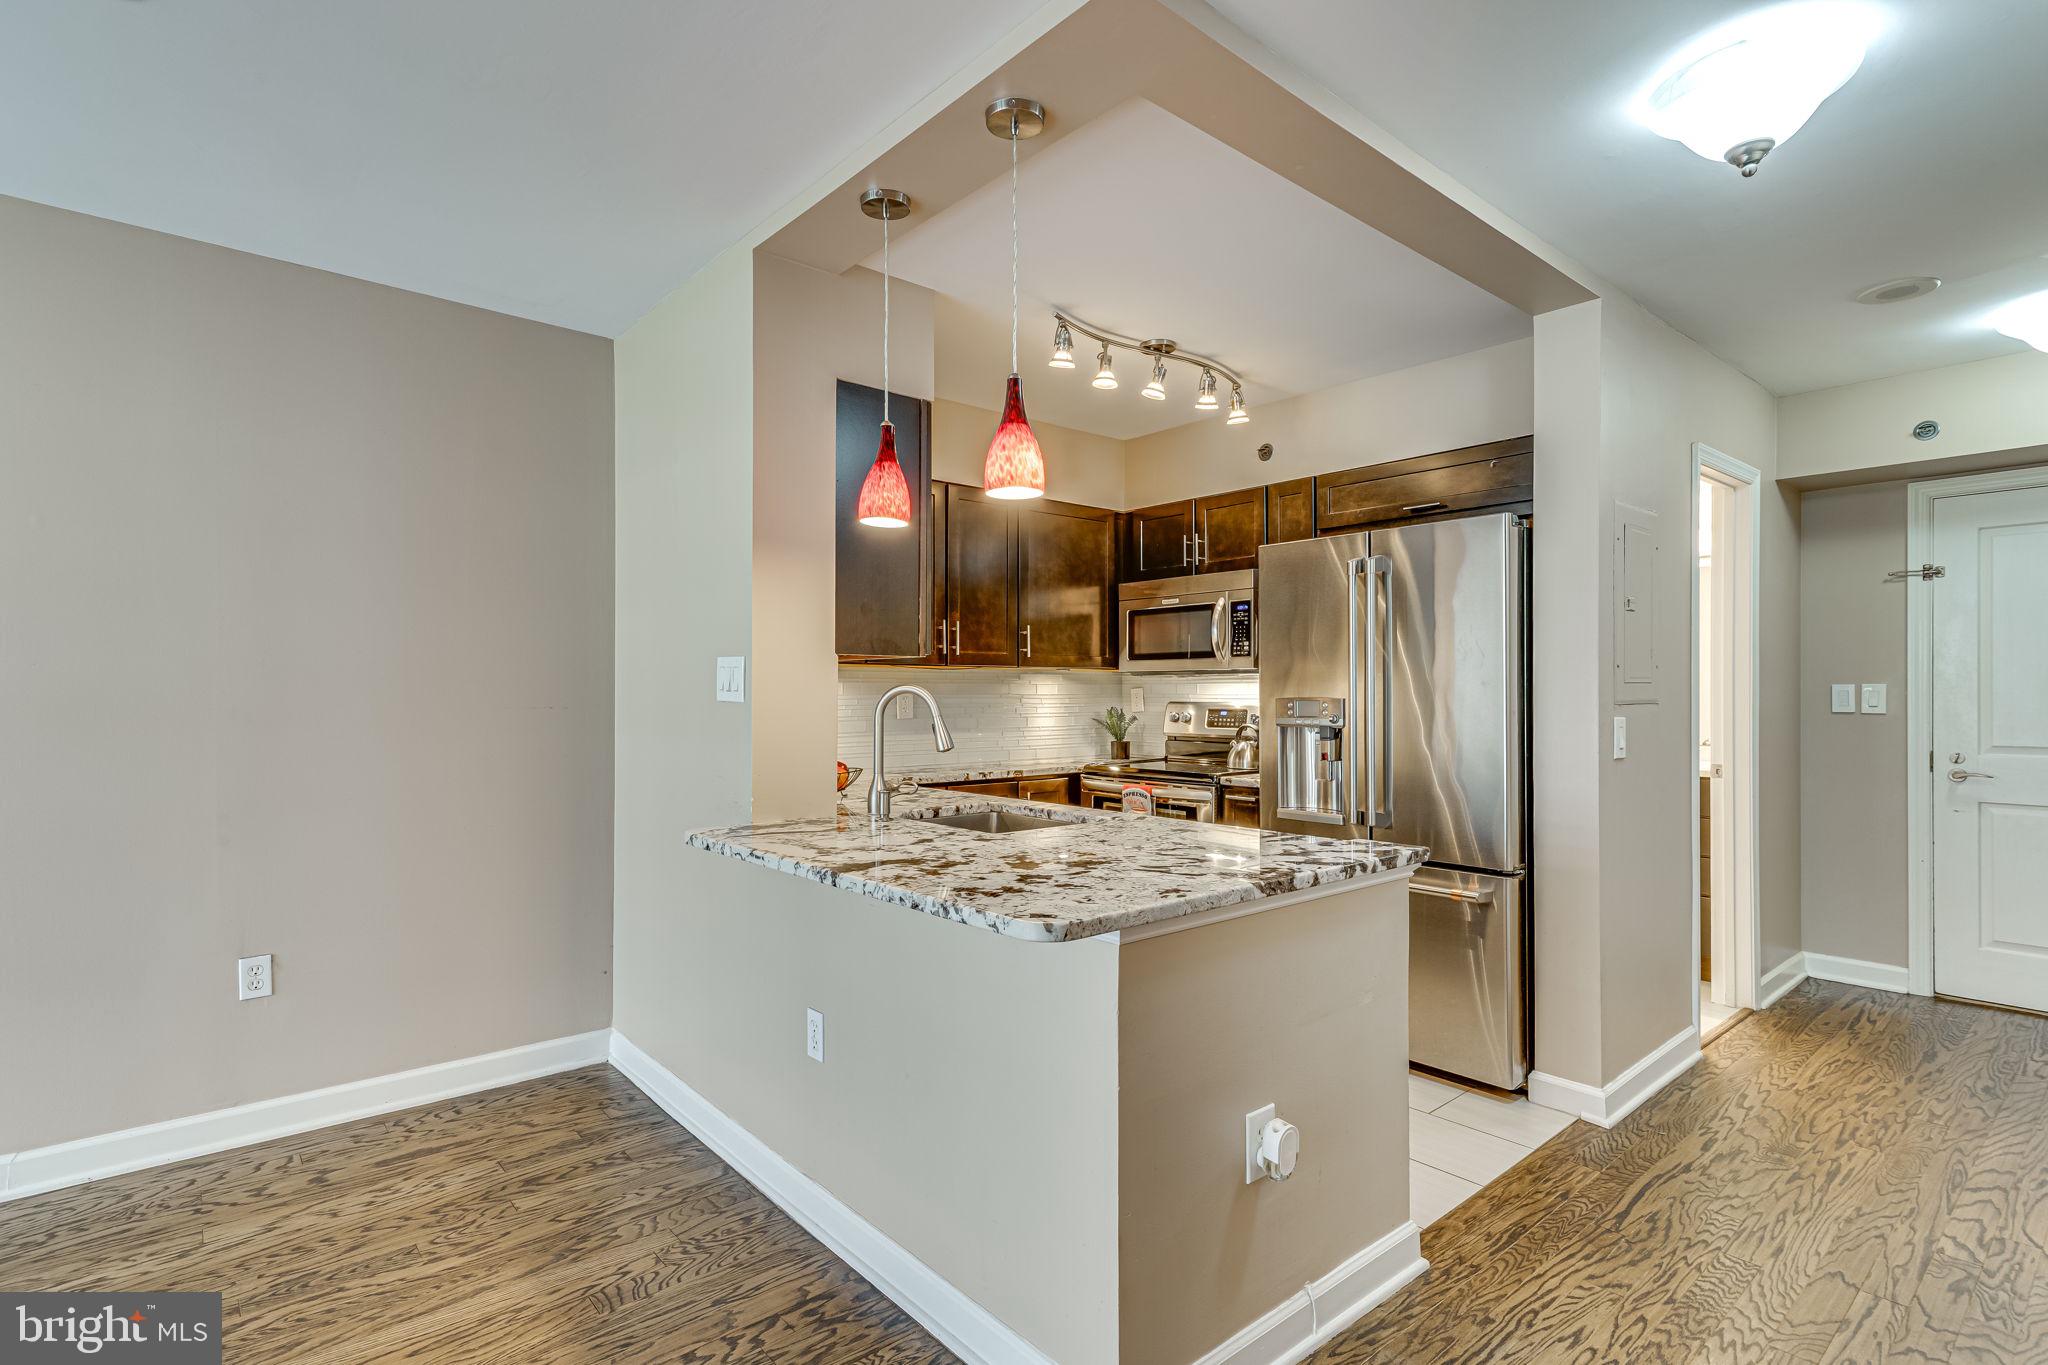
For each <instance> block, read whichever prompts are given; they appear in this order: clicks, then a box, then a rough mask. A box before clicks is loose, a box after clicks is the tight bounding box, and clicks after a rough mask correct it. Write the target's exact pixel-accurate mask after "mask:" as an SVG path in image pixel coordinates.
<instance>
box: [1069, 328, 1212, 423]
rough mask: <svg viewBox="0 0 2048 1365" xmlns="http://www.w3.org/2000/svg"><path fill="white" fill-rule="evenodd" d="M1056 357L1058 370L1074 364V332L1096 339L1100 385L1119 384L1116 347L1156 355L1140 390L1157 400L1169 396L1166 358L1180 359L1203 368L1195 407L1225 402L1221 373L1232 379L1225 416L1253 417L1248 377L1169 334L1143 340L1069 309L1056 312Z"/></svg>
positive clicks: (1207, 407) (1205, 409)
mask: <svg viewBox="0 0 2048 1365" xmlns="http://www.w3.org/2000/svg"><path fill="white" fill-rule="evenodd" d="M1052 320H1053V329H1052V359H1051V360H1049V361H1047V362H1046V363H1047V364H1049V365H1051V366H1052V367H1053V368H1054V369H1056V370H1071V369H1073V368H1074V333H1076V332H1079V333H1080V334H1081V335H1082V336H1084V337H1087V338H1088V339H1089V340H1091V341H1093V342H1095V343H1096V344H1097V345H1098V346H1100V347H1101V349H1100V350H1099V351H1097V352H1096V355H1095V362H1096V369H1095V378H1094V380H1093V381H1092V382H1093V384H1094V386H1095V387H1096V388H1098V389H1113V388H1115V387H1117V382H1116V370H1115V367H1114V364H1113V361H1112V359H1111V356H1110V352H1111V351H1112V350H1113V349H1114V348H1116V347H1122V348H1123V349H1124V350H1127V351H1136V352H1138V353H1139V354H1140V355H1147V356H1150V357H1151V358H1152V375H1151V378H1149V379H1148V380H1146V381H1145V387H1143V388H1142V389H1139V390H1138V392H1139V393H1140V394H1141V395H1143V396H1144V397H1146V398H1150V399H1152V400H1153V401H1154V402H1163V401H1165V398H1166V362H1167V361H1169V360H1177V361H1179V362H1180V363H1182V364H1183V365H1192V366H1193V367H1195V368H1196V369H1197V370H1200V371H1201V376H1202V377H1201V380H1200V382H1199V383H1198V384H1197V386H1196V389H1195V407H1196V409H1197V410H1199V411H1201V412H1215V411H1217V410H1218V409H1219V408H1220V407H1221V406H1222V405H1221V404H1220V403H1218V402H1217V401H1216V387H1217V385H1216V377H1217V376H1218V375H1219V374H1220V375H1222V376H1223V378H1225V379H1227V380H1229V381H1230V415H1229V416H1228V417H1226V418H1224V423H1225V424H1226V425H1228V426H1233V427H1239V426H1243V425H1244V424H1245V423H1246V422H1249V421H1251V420H1252V418H1251V413H1250V412H1249V411H1248V410H1247V409H1246V408H1245V405H1244V379H1243V377H1242V376H1240V375H1239V374H1238V373H1237V372H1236V371H1234V370H1232V369H1231V368H1230V367H1229V366H1227V365H1225V364H1223V363H1222V362H1221V361H1219V360H1216V359H1213V358H1212V357H1209V356H1205V355H1197V354H1195V353H1194V352H1193V351H1184V350H1182V349H1181V348H1180V345H1179V343H1177V342H1174V341H1170V340H1168V339H1167V338H1165V337H1153V338H1151V339H1150V340H1146V341H1139V340H1138V339H1136V338H1135V337H1127V336H1121V335H1119V334H1117V333H1115V332H1109V331H1104V330H1103V329H1101V328H1099V327H1091V326H1089V325H1088V324H1087V323H1085V322H1082V321H1080V320H1079V319H1078V318H1075V317H1073V316H1071V315H1070V314H1067V313H1058V312H1056V313H1054V314H1053V315H1052Z"/></svg>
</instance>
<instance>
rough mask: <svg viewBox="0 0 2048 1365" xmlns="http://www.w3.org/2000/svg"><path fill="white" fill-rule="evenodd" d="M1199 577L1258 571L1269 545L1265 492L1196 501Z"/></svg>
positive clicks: (1260, 489) (1250, 490)
mask: <svg viewBox="0 0 2048 1365" xmlns="http://www.w3.org/2000/svg"><path fill="white" fill-rule="evenodd" d="M1195 536H1196V540H1195V569H1194V571H1195V572H1196V573H1230V572H1232V571H1234V570H1237V569H1256V568H1258V567H1259V546H1261V545H1263V544H1265V543H1266V490H1265V488H1264V486H1263V485H1262V486H1260V487H1258V488H1241V489H1239V490H1238V491H1236V492H1235V493H1217V494H1214V495H1213V496H1210V497H1206V498H1196V499H1195Z"/></svg>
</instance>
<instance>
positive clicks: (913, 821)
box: [688, 770, 1429, 943]
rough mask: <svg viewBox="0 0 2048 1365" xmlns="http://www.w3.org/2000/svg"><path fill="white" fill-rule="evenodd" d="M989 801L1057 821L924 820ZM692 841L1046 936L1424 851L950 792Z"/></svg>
mask: <svg viewBox="0 0 2048 1365" xmlns="http://www.w3.org/2000/svg"><path fill="white" fill-rule="evenodd" d="M1056 771H1057V770H1056ZM960 780H963V781H964V780H966V779H960ZM990 809H1001V810H1015V811H1027V812H1029V813H1031V814H1033V815H1037V816H1041V817H1048V818H1051V819H1054V820H1057V821H1059V824H1058V825H1056V826H1053V827H1048V828H1046V829H1037V830H1026V831H1022V832H1018V833H1009V834H985V833H978V832H975V831H971V830H963V829H954V828H952V827H951V826H947V825H935V824H931V823H929V822H928V820H926V819H921V818H919V817H928V816H933V815H952V814H960V813H964V812H968V811H981V810H990ZM688 838H689V842H690V843H691V844H692V845H694V846H696V847H698V848H701V849H706V850H709V851H710V852H713V853H718V854H723V855H725V856H727V857H731V858H738V859H740V860H742V861H744V862H750V863H755V864H758V865H760V866H762V867H766V868H772V869H774V870H776V871H779V872H787V873H789V874H791V875H792V876H798V877H805V878H808V879H810V880H811V881H814V882H818V883H821V884H822V885H825V886H833V887H838V888H840V889H842V890H845V891H850V892H853V893H854V894H856V895H861V896H868V897H872V898H873V899H875V900H881V901H887V902H889V903H890V904H892V905H901V906H906V907H908V908H910V909H912V910H918V911H922V912H923V913H925V914H928V915H936V916H938V917H939V918H941V919H949V920H953V921H955V922H956V923H960V924H967V925H973V926H976V927H979V928H985V929H993V930H995V931H996V932H997V933H999V934H1003V935H1006V936H1008V937H1011V938H1020V939H1027V940H1030V941H1033V942H1040V943H1062V942H1068V941H1071V940H1075V939H1083V938H1092V937H1095V936H1097V935H1100V934H1110V933H1116V932H1117V931H1119V930H1123V929H1134V928H1136V927H1138V926H1139V925H1144V924H1152V923H1155V922H1157V921H1160V920H1167V919H1176V918H1180V917H1182V916H1186V915H1193V914H1198V913H1200V912H1202V911H1205V910H1214V909H1218V908H1220V907H1223V906H1228V905H1239V904H1243V903H1245V902H1248V901H1256V900H1263V899H1267V898H1269V897H1274V896H1284V895H1288V894H1290V893H1292V892H1296V891H1306V890H1309V889H1311V888H1314V887H1318V886H1329V885H1332V884H1335V883H1338V882H1344V881H1350V880H1354V879H1357V878H1361V877H1371V876H1376V875H1378V874H1380V873H1384V872H1392V871H1397V870H1399V869H1402V868H1410V867H1415V866H1417V865H1419V864H1420V863H1421V862H1422V861H1423V860H1424V859H1425V858H1427V857H1428V856H1429V854H1428V850H1427V849H1422V848H1416V847H1413V846H1410V845H1406V844H1385V843H1371V842H1365V841H1357V842H1352V841H1345V840H1338V839H1319V838H1314V837H1312V836H1309V835H1303V834H1276V833H1273V832H1270V831H1265V830H1255V829H1240V828H1236V827H1232V826H1227V825H1203V824H1192V823H1189V822H1187V821H1183V820H1165V819H1159V818H1156V817H1153V816H1149V815H1138V814H1130V813H1125V812H1122V811H1094V810H1087V809H1084V808H1082V807H1078V806H1056V805H1048V804H1042V803H1039V802H1035V801H1011V800H1005V799H1003V798H1000V797H990V796H978V795H975V794H972V793H968V792H948V791H913V792H906V793H904V794H902V795H900V796H897V797H896V798H895V807H894V814H893V815H892V816H891V818H889V819H887V820H882V821H872V820H870V819H869V817H868V814H867V812H866V810H865V809H853V808H849V807H847V806H841V807H840V809H839V811H838V813H837V814H836V815H834V816H831V817H828V818H819V819H808V820H783V821H777V822H775V823H771V824H763V825H740V826H734V827H731V828H724V829H705V830H697V831H694V832H692V833H691V834H690V835H689V836H688Z"/></svg>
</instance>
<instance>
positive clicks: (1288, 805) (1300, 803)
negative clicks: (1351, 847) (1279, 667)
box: [1274, 697, 1353, 825]
mask: <svg viewBox="0 0 2048 1365" xmlns="http://www.w3.org/2000/svg"><path fill="white" fill-rule="evenodd" d="M1274 724H1275V726H1276V727H1277V728H1278V731H1279V734H1278V739H1279V741H1280V753H1279V773H1278V776H1279V788H1280V791H1279V794H1278V806H1279V809H1278V810H1277V811H1276V812H1275V813H1276V814H1277V815H1278V816H1279V817H1280V818H1281V819H1283V820H1316V821H1321V822H1322V823H1324V824H1330V825H1348V824H1350V823H1351V820H1352V814H1353V812H1352V809H1351V802H1350V798H1349V793H1348V792H1347V791H1346V789H1345V781H1344V699H1343V698H1342V697H1281V698H1280V699H1279V705H1278V707H1277V714H1276V715H1275V717H1274Z"/></svg>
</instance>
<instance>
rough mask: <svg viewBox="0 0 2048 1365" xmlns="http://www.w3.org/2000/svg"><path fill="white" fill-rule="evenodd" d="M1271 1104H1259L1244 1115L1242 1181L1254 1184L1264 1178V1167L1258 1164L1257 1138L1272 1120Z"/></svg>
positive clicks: (1263, 1132)
mask: <svg viewBox="0 0 2048 1365" xmlns="http://www.w3.org/2000/svg"><path fill="white" fill-rule="evenodd" d="M1273 1112H1274V1110H1273V1106H1272V1105H1270V1104H1267V1105H1261V1106H1260V1107H1259V1108H1257V1109H1254V1110H1252V1112H1251V1113H1249V1114H1246V1115H1245V1116H1244V1183H1245V1184H1247V1185H1256V1184H1258V1183H1259V1182H1260V1181H1261V1180H1264V1179H1265V1178H1266V1168H1265V1167H1264V1166H1262V1165H1260V1164H1259V1139H1260V1137H1262V1136H1263V1135H1264V1134H1265V1131H1266V1125H1267V1124H1268V1123H1269V1122H1271V1121H1272V1118H1273Z"/></svg>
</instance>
